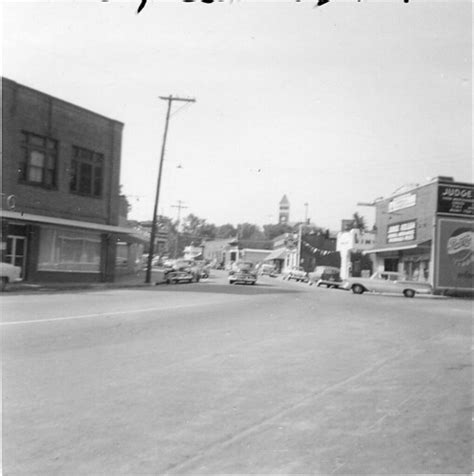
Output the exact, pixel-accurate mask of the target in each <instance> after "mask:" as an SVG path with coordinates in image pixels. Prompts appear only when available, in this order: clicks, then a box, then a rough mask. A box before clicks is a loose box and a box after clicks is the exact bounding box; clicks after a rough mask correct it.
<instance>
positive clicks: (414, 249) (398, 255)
mask: <svg viewBox="0 0 474 476" xmlns="http://www.w3.org/2000/svg"><path fill="white" fill-rule="evenodd" d="M473 198H474V191H473V184H470V183H460V182H455V181H454V180H453V179H452V178H450V177H437V178H434V179H432V180H430V181H429V182H427V183H425V184H422V185H416V186H412V187H408V188H406V189H404V190H399V191H398V192H397V193H396V194H394V195H392V196H391V197H389V198H386V199H379V200H377V201H376V202H375V206H376V220H375V227H376V231H377V235H376V240H375V244H374V248H373V249H372V250H369V251H366V253H369V254H372V255H373V258H374V262H375V266H376V268H377V270H385V271H398V272H401V273H403V274H404V275H405V277H406V279H410V280H417V281H424V282H429V283H430V284H431V285H432V286H433V287H434V289H435V290H436V291H449V292H456V291H459V292H471V291H472V288H473V281H472V280H473V243H474V240H473V221H472V216H473Z"/></svg>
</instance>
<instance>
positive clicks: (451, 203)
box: [438, 184, 474, 216]
mask: <svg viewBox="0 0 474 476" xmlns="http://www.w3.org/2000/svg"><path fill="white" fill-rule="evenodd" d="M473 202H474V190H473V186H472V185H458V184H439V187H438V213H445V214H448V215H462V216H472V215H473V214H474V213H473Z"/></svg>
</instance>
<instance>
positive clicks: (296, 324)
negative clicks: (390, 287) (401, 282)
mask: <svg viewBox="0 0 474 476" xmlns="http://www.w3.org/2000/svg"><path fill="white" fill-rule="evenodd" d="M1 306H2V311H3V312H2V316H3V323H2V337H3V468H4V473H5V474H12V475H13V474H40V473H41V474H48V475H50V474H57V475H68V476H69V475H74V474H88V475H92V474H101V475H117V474H129V475H134V474H197V473H199V474H222V473H234V474H235V473H240V474H249V473H254V474H255V473H260V474H276V473H279V474H296V473H298V474H389V473H390V474H408V473H409V474H414V473H418V474H419V473H431V474H439V473H441V474H445V473H458V474H459V473H460V474H468V473H470V471H471V439H472V433H471V410H472V398H471V356H470V353H471V309H472V303H471V302H470V301H462V300H435V299H422V298H419V299H417V298H415V299H405V298H403V297H393V296H392V297H391V296H377V295H366V294H364V295H362V296H355V295H353V294H352V293H349V292H344V291H339V290H327V289H320V288H315V287H309V286H307V285H303V284H300V283H287V282H282V281H279V280H276V279H272V278H264V279H262V280H261V281H260V283H259V284H258V285H257V286H230V285H228V284H226V283H225V281H224V277H223V276H222V275H221V276H220V277H217V278H215V279H212V280H210V282H208V283H205V282H201V283H198V284H191V285H171V286H156V287H151V288H144V289H126V290H109V291H106V290H104V291H96V292H76V293H60V294H58V293H56V294H44V295H40V294H31V295H9V296H8V295H5V296H2V298H1Z"/></svg>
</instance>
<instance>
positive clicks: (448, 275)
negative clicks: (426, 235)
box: [435, 218, 474, 290]
mask: <svg viewBox="0 0 474 476" xmlns="http://www.w3.org/2000/svg"><path fill="white" fill-rule="evenodd" d="M436 241H437V244H436V261H435V287H436V288H440V289H458V290H472V288H473V278H474V253H473V251H474V225H473V224H472V222H470V221H468V220H462V219H453V218H440V219H439V220H438V225H437V240H436Z"/></svg>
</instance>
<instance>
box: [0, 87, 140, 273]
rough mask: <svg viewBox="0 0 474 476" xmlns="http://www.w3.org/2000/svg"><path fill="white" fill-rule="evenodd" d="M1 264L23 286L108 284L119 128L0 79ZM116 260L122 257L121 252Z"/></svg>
mask: <svg viewBox="0 0 474 476" xmlns="http://www.w3.org/2000/svg"><path fill="white" fill-rule="evenodd" d="M2 98H3V123H2V153H3V167H2V168H3V179H2V181H3V183H2V185H3V189H2V208H1V217H2V260H3V261H7V262H11V263H13V264H15V265H17V266H20V267H21V268H22V275H23V279H24V280H26V281H98V282H100V281H113V279H114V276H115V269H116V265H117V263H116V259H117V243H118V242H121V243H122V244H124V243H125V245H128V244H130V243H135V242H136V241H137V240H136V239H135V237H134V233H133V230H130V229H129V228H127V227H123V226H122V227H121V226H119V216H120V208H121V202H120V190H119V176H120V154H121V144H122V129H123V124H122V123H120V122H118V121H115V120H112V119H109V118H107V117H104V116H101V115H99V114H96V113H94V112H91V111H89V110H86V109H83V108H81V107H79V106H75V105H73V104H71V103H68V102H66V101H63V100H61V99H58V98H55V97H52V96H50V95H47V94H44V93H42V92H39V91H37V90H34V89H31V88H29V87H26V86H23V85H21V84H18V83H16V82H14V81H11V80H9V79H6V78H2ZM120 254H121V255H123V254H124V252H123V246H122V251H121V253H120Z"/></svg>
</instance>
